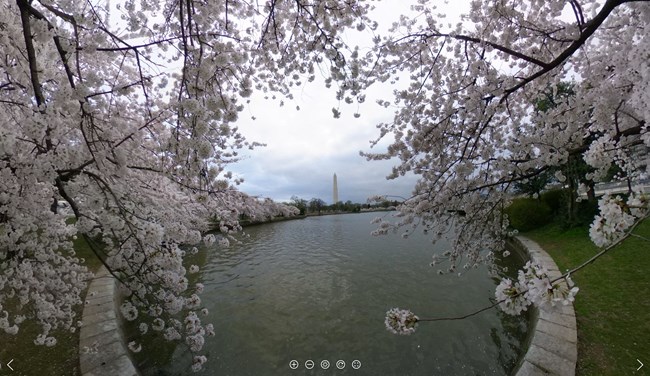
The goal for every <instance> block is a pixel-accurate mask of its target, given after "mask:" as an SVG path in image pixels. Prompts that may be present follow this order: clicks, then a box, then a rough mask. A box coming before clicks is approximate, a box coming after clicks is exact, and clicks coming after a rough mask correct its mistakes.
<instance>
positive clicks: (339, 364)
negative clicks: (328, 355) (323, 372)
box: [289, 359, 361, 369]
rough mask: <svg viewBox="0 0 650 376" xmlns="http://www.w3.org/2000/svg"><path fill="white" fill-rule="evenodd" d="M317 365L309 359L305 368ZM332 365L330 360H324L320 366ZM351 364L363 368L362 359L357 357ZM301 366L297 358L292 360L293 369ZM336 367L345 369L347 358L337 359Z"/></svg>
mask: <svg viewBox="0 0 650 376" xmlns="http://www.w3.org/2000/svg"><path fill="white" fill-rule="evenodd" d="M315 366H316V363H314V361H313V360H311V359H309V360H307V361H306V362H305V368H307V369H313V368H314V367H315ZM330 366H331V364H330V362H329V360H322V361H321V362H320V368H322V369H329V368H330ZM351 366H352V368H353V369H359V368H361V361H360V360H358V359H355V360H353V361H352V363H351ZM299 367H300V362H298V361H297V360H295V359H294V360H292V361H290V362H289V368H291V369H298V368H299ZM336 368H338V369H344V368H345V360H341V359H339V360H337V361H336Z"/></svg>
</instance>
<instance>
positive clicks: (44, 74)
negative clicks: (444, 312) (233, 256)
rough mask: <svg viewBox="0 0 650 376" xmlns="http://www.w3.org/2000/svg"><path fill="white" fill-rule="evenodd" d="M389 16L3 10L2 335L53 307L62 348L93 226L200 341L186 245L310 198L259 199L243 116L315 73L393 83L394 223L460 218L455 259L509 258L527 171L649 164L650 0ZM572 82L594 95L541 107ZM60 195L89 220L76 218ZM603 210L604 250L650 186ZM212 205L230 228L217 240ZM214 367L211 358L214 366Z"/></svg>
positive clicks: (172, 5)
mask: <svg viewBox="0 0 650 376" xmlns="http://www.w3.org/2000/svg"><path fill="white" fill-rule="evenodd" d="M370 8H371V2H368V1H363V0H345V1H343V0H295V1H283V0H271V1H268V2H264V3H263V4H262V3H257V2H244V1H236V0H209V1H196V0H184V1H175V0H168V1H159V0H147V1H141V2H138V1H132V0H127V1H125V2H120V3H118V4H113V3H111V2H108V1H106V2H103V1H88V0H84V1H69V0H62V1H56V2H55V1H51V0H16V1H15V2H14V1H9V0H2V1H0V9H1V11H0V52H1V55H0V57H1V58H0V73H1V75H0V119H1V120H0V177H1V178H0V329H3V330H5V331H7V332H11V333H16V332H17V331H18V329H19V325H20V323H21V322H23V321H24V320H25V319H26V318H27V319H29V320H37V321H38V322H39V323H40V324H41V326H42V333H41V335H39V337H38V338H37V339H36V343H38V344H46V345H51V344H54V343H55V342H56V340H55V339H54V338H53V337H52V336H51V335H50V332H51V331H52V330H53V329H57V328H64V329H71V328H73V327H74V326H76V325H77V324H78V323H77V321H78V319H79V318H77V317H74V314H73V311H72V307H73V306H74V305H77V304H81V301H82V296H81V292H82V290H83V288H84V286H85V283H86V282H87V280H88V278H90V276H89V274H88V273H87V271H86V269H85V267H84V263H83V260H80V259H79V258H78V257H76V256H75V253H74V250H73V249H72V246H71V239H72V238H73V237H74V236H83V237H85V238H86V239H87V240H88V242H89V243H90V244H93V250H94V252H95V254H96V257H98V258H99V259H100V260H101V261H102V263H104V264H105V265H106V267H107V268H108V269H109V270H110V271H111V273H112V274H113V275H115V276H116V277H117V278H118V279H119V280H120V282H121V285H122V286H123V287H124V290H125V292H126V293H127V295H128V299H127V301H126V302H125V303H124V304H123V305H122V312H123V314H124V316H125V317H126V318H127V319H137V320H140V321H141V323H142V324H141V325H144V326H143V327H142V328H143V331H146V328H148V327H151V328H152V329H154V330H159V331H164V334H165V337H166V338H168V339H182V340H183V341H184V342H185V343H187V345H188V346H189V347H190V349H191V350H192V351H193V352H195V353H199V352H200V350H201V347H202V344H203V341H204V339H203V337H204V336H205V335H206V334H211V333H212V328H211V327H210V326H209V325H204V324H202V323H201V321H200V319H199V318H198V316H197V315H196V312H198V310H199V309H200V307H201V303H200V298H199V296H198V295H199V293H200V291H201V289H202V286H198V285H197V286H189V285H188V279H187V277H186V274H187V272H195V271H196V270H197V268H196V267H190V268H189V270H186V268H185V266H184V265H183V257H184V255H185V252H187V250H185V249H183V248H181V245H184V244H189V245H191V244H198V243H200V242H201V241H203V242H205V243H208V244H210V243H213V242H215V241H219V242H220V243H221V244H225V243H227V236H228V234H229V233H230V232H231V231H234V230H237V229H238V223H237V220H238V218H240V215H242V214H245V215H247V216H248V217H255V216H260V215H266V214H265V213H267V212H268V211H269V210H279V211H287V212H290V211H291V210H292V209H290V208H287V207H282V206H274V205H271V204H270V203H268V202H262V201H259V200H257V199H254V198H251V197H248V196H246V195H245V194H244V193H242V192H239V191H238V190H237V189H236V185H237V183H238V181H237V179H233V178H232V175H231V174H230V173H229V172H228V171H227V167H228V165H229V164H230V163H233V162H236V161H237V159H238V158H239V154H238V153H239V151H240V149H242V148H250V147H255V146H257V144H256V143H254V142H248V141H247V140H246V139H245V138H244V137H243V135H242V134H241V133H240V131H239V129H238V128H237V118H238V114H239V113H240V112H241V111H242V110H243V108H244V106H245V104H246V102H247V98H248V97H249V96H250V95H251V93H252V92H253V91H261V92H265V93H269V95H270V96H274V95H276V96H279V97H281V98H282V97H288V98H291V88H292V87H295V86H296V85H301V84H302V83H303V82H307V81H313V80H314V79H315V77H316V75H317V74H323V75H325V83H326V85H327V86H328V87H329V86H333V87H335V90H336V93H335V96H336V97H337V98H338V99H339V100H341V101H344V102H348V103H354V102H363V101H364V100H365V93H366V92H367V91H368V90H371V89H372V88H373V87H374V86H373V85H376V84H381V83H387V82H393V83H394V87H395V89H394V91H393V94H392V96H389V97H387V98H384V99H382V100H380V101H379V103H378V104H379V105H380V106H382V107H394V108H395V116H394V119H393V121H391V122H387V123H382V124H379V125H378V129H379V132H380V133H379V136H378V139H377V140H376V143H375V145H378V142H379V140H381V139H383V138H385V137H393V139H392V141H391V144H390V146H389V147H388V149H387V150H378V151H377V152H375V153H366V154H365V155H366V156H367V158H368V159H389V158H397V159H398V161H399V162H398V165H397V166H396V167H395V169H394V171H393V173H392V174H391V176H390V177H391V178H397V177H399V176H401V175H404V174H407V173H415V174H417V175H419V176H420V180H419V182H418V183H417V185H416V187H415V188H414V191H413V195H412V197H410V198H409V199H407V200H406V201H405V202H403V203H402V204H401V206H400V207H399V211H400V213H401V215H402V217H401V220H400V221H399V222H398V223H396V224H386V223H384V224H381V225H380V230H381V231H379V232H388V231H390V230H391V229H397V228H399V227H403V226H407V227H410V226H416V225H419V226H422V227H423V228H424V229H425V230H427V231H430V232H431V233H432V234H434V235H437V236H442V235H443V234H444V233H448V231H447V230H448V228H451V227H453V228H454V229H455V232H454V233H455V239H454V241H453V243H452V249H450V251H449V252H448V253H447V256H445V257H446V258H447V261H448V264H447V270H448V271H455V270H456V268H458V267H465V268H471V267H473V266H475V265H476V264H478V263H480V262H483V261H485V260H488V259H490V258H491V257H493V255H494V252H495V251H497V250H500V249H502V246H503V238H504V236H505V235H506V233H507V231H508V223H507V219H506V218H504V217H503V216H502V208H503V206H504V204H505V203H507V202H508V200H509V192H510V191H511V190H512V189H513V187H514V184H515V183H517V182H521V181H525V180H527V179H531V178H535V177H536V176H539V175H540V174H543V173H544V172H545V171H547V170H549V169H551V168H553V167H554V166H560V165H562V164H565V163H566V162H567V160H568V159H569V158H570V157H571V156H579V157H581V158H583V159H584V161H586V162H587V163H588V164H589V165H590V166H591V167H592V168H593V169H594V170H595V172H593V173H590V174H591V175H590V176H589V179H590V180H592V179H593V180H596V181H598V180H599V179H600V178H601V177H602V176H604V174H606V173H607V171H609V170H610V167H611V166H612V165H616V166H618V167H619V168H620V170H621V171H622V175H621V176H623V177H624V178H626V179H627V178H629V179H634V178H635V177H636V176H637V175H638V169H637V167H638V166H637V164H638V158H634V157H633V153H632V152H631V150H632V149H633V148H634V147H638V146H644V147H648V146H650V132H648V123H647V119H648V117H649V116H650V112H649V109H648V106H647V103H648V102H649V100H650V88H648V80H649V76H650V67H649V64H648V61H650V47H649V42H648V34H649V33H648V31H647V22H646V21H647V20H648V18H649V17H650V5H649V4H648V3H647V2H643V1H625V0H607V1H605V2H604V4H599V3H597V2H595V1H578V0H568V1H558V0H554V1H473V2H472V3H471V10H470V13H469V14H468V15H466V16H465V17H464V18H463V19H462V22H459V23H458V24H457V25H445V23H444V20H443V19H441V18H439V16H438V15H437V12H436V10H435V6H434V5H432V4H429V3H428V2H426V1H418V3H417V5H415V6H414V10H415V11H416V12H417V13H418V14H419V17H401V18H400V19H399V21H398V22H396V23H395V24H394V26H393V28H392V29H391V31H390V32H389V33H388V34H387V35H378V34H377V33H376V32H375V31H374V30H375V26H376V24H375V22H374V21H373V20H371V19H369V18H368V14H369V10H370ZM345 30H358V31H363V30H369V31H370V32H372V33H373V35H374V46H373V48H372V49H371V50H370V51H368V52H367V53H365V52H364V53H361V52H360V50H359V49H358V48H355V47H354V46H347V45H346V44H345V43H343V38H342V37H341V36H342V33H344V32H345ZM405 76H408V79H407V80H404V79H403V78H404V77H405ZM399 78H402V79H399ZM398 79H399V80H398ZM405 81H406V82H405ZM563 82H571V88H572V91H573V92H574V95H571V96H557V95H552V96H551V97H552V98H555V101H554V103H553V106H549V108H547V109H546V110H545V111H535V108H534V103H535V101H537V100H538V99H539V98H540V97H542V96H543V95H544V94H545V93H546V94H548V90H549V89H548V88H557V87H560V86H559V85H560V84H561V83H563ZM554 90H555V89H554ZM339 111H340V110H339V109H334V114H335V116H337V115H339V113H340V112H339ZM556 177H557V178H558V180H560V181H562V179H563V178H564V177H563V176H562V175H561V174H556ZM58 201H66V202H67V203H68V204H69V206H70V208H71V211H72V213H73V215H74V217H75V219H76V220H75V221H74V222H73V223H71V222H70V221H66V218H65V216H63V215H60V214H57V213H56V206H57V205H56V204H55V203H56V202H58ZM601 206H602V210H601V213H608V215H609V216H605V214H601V216H599V217H597V218H596V219H595V221H594V223H593V225H592V230H593V234H592V238H593V239H594V241H595V242H596V243H597V244H606V243H607V242H611V241H614V240H615V239H617V238H620V236H622V234H623V232H624V231H625V230H626V229H627V228H629V227H630V226H631V224H632V223H634V221H636V220H638V219H639V218H641V217H644V216H646V215H647V206H648V205H647V199H645V198H643V197H642V196H640V195H635V194H632V195H630V196H629V199H628V201H621V200H615V199H610V198H606V199H603V200H602V201H601ZM53 209H54V210H53ZM460 213H462V215H460ZM612 213H614V214H612ZM210 218H217V220H218V221H219V227H220V229H221V235H218V236H215V235H207V236H203V235H202V234H203V233H204V231H206V230H207V229H208V226H209V219H210ZM445 227H447V228H445ZM531 270H532V269H531ZM534 300H535V301H537V299H534ZM181 311H184V312H188V313H187V314H186V318H185V321H184V322H181V321H179V320H178V319H177V318H175V316H174V315H175V314H177V313H179V312H181ZM204 362H205V358H204V357H202V356H200V355H197V356H196V358H195V368H196V369H199V368H200V367H201V365H202V364H203V363H204Z"/></svg>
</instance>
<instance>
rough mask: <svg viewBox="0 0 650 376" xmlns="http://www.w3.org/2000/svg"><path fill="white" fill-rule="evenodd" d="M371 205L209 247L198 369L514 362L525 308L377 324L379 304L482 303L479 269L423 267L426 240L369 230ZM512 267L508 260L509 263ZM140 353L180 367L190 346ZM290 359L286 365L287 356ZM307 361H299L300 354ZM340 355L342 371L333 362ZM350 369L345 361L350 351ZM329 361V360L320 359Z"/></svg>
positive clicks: (365, 371) (429, 369) (445, 309)
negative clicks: (408, 328)
mask: <svg viewBox="0 0 650 376" xmlns="http://www.w3.org/2000/svg"><path fill="white" fill-rule="evenodd" d="M374 216H376V214H357V215H340V216H327V217H317V218H307V219H303V220H296V221H289V222H281V223H275V224H268V225H262V226H257V227H250V228H247V229H246V231H247V233H248V234H249V235H250V238H248V239H244V240H243V241H242V243H241V244H236V245H233V246H231V247H230V248H226V249H217V248H214V249H210V250H208V251H209V254H208V256H207V261H206V265H204V266H203V268H202V272H201V276H200V278H201V279H202V281H203V283H204V284H205V293H204V294H203V296H202V299H203V303H204V305H205V306H206V307H207V308H208V309H209V310H210V314H209V316H208V317H206V321H207V322H213V323H214V326H215V331H216V333H217V337H216V338H211V339H210V340H208V341H207V343H206V345H205V348H204V349H205V352H206V353H207V355H208V357H209V360H208V363H207V364H206V369H205V371H203V372H202V374H206V375H207V374H210V375H213V374H214V375H232V376H240V375H241V376H248V375H251V376H252V375H292V374H295V375H303V374H309V375H387V376H389V375H473V374H481V375H485V374H490V375H492V374H494V375H506V374H509V373H510V371H511V369H512V368H513V367H514V366H515V364H516V362H517V360H518V358H519V356H520V352H521V348H522V346H523V345H522V344H523V342H524V338H525V335H526V331H527V321H526V318H522V317H515V318H513V317H510V316H507V315H504V314H503V313H502V312H500V311H498V310H496V309H493V310H489V311H486V312H484V313H482V314H480V315H477V316H474V317H471V318H468V319H465V320H461V321H448V322H437V323H424V324H421V325H420V326H419V328H418V330H417V332H416V333H415V334H414V335H411V336H406V337H402V336H395V335H392V334H390V333H389V332H388V331H386V330H385V328H384V323H383V321H384V314H385V312H386V311H387V310H388V309H389V308H391V307H402V308H410V309H411V310H413V311H414V312H416V314H418V315H420V316H422V317H424V316H427V317H431V316H435V317H439V316H453V315H462V314H466V313H469V312H472V311H474V310H477V309H479V308H482V307H484V306H486V305H488V304H490V300H489V299H490V298H492V296H493V294H494V287H495V285H496V282H495V280H493V279H491V278H490V277H489V276H488V273H487V268H482V269H478V270H474V271H471V272H469V273H467V274H464V275H462V276H460V277H458V276H455V275H454V276H451V275H444V276H439V275H437V274H436V270H435V269H432V268H431V267H429V262H430V260H431V256H432V254H433V253H434V252H435V251H436V246H435V245H432V244H431V242H430V240H429V239H428V238H426V237H424V236H418V235H417V234H413V235H411V237H409V238H408V239H402V238H400V237H398V236H383V237H372V236H371V235H369V234H370V232H371V231H372V230H373V225H371V224H370V220H371V219H372V218H373V217H374ZM516 266H517V265H513V266H511V269H514V268H515V267H516ZM171 357H172V359H173V360H170V359H169V357H168V356H164V353H163V352H160V353H158V352H156V353H154V354H152V352H151V351H149V352H147V354H146V356H145V357H142V358H141V359H140V362H141V366H142V367H143V369H142V372H143V374H144V375H154V374H164V375H175V374H178V375H181V374H186V373H187V372H188V370H189V363H190V362H191V356H190V354H189V353H187V352H186V349H185V348H184V347H183V346H178V347H177V348H176V349H175V350H174V351H173V354H172V355H171ZM292 359H295V360H298V361H299V362H300V363H301V365H300V368H299V369H298V370H295V371H292V370H290V369H289V362H290V361H291V360H292ZM308 359H311V360H313V361H314V362H315V364H316V366H315V367H314V369H313V370H311V371H308V370H306V369H305V368H304V362H305V361H306V360H308ZM339 359H342V360H344V361H345V362H346V364H347V366H346V368H345V369H343V370H338V369H336V368H335V366H334V363H335V362H336V361H337V360H339ZM355 359H358V360H360V361H361V364H362V367H361V369H359V370H354V369H352V368H351V367H350V364H351V362H352V361H353V360H355ZM321 360H329V361H330V363H331V364H332V366H331V368H330V369H329V370H323V369H321V368H320V362H321Z"/></svg>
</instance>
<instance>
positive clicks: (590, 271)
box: [524, 220, 650, 376]
mask: <svg viewBox="0 0 650 376" xmlns="http://www.w3.org/2000/svg"><path fill="white" fill-rule="evenodd" d="M634 233H635V234H637V235H640V236H643V237H645V238H650V220H646V221H645V222H643V223H642V224H641V225H639V226H638V227H637V229H636V230H635V231H634ZM524 235H525V236H528V237H530V238H531V239H533V240H535V241H536V242H538V243H539V244H540V245H541V246H542V248H544V249H545V250H546V251H547V252H548V253H549V254H550V255H551V256H552V257H553V259H554V260H555V262H556V263H557V265H558V267H559V268H560V270H563V271H564V270H567V269H570V268H572V267H575V266H578V265H580V264H581V263H582V262H584V261H586V260H587V259H589V258H590V257H591V256H593V255H594V254H595V253H597V251H598V249H597V248H596V246H595V245H594V244H593V243H592V242H591V241H590V240H589V234H588V228H587V227H579V228H573V229H570V230H566V231H565V230H562V229H561V228H560V227H559V226H557V225H549V226H546V227H543V228H541V229H538V230H534V231H531V232H528V233H526V234H524ZM573 280H574V281H575V283H576V285H578V287H580V292H579V293H578V295H577V296H576V301H575V310H576V318H577V322H578V364H577V370H576V371H577V375H585V376H586V375H612V376H614V375H616V376H618V375H633V374H634V375H647V374H648V375H650V367H649V366H650V242H649V241H648V240H643V239H639V238H635V237H631V238H629V239H627V240H625V241H624V242H623V244H621V245H620V246H618V247H616V248H614V249H612V250H611V251H610V252H609V253H607V254H606V255H604V256H603V257H601V258H600V259H598V260H597V261H596V262H595V263H593V264H591V265H589V266H587V267H586V268H584V269H582V270H581V271H579V272H577V273H575V275H574V276H573ZM637 359H639V360H641V362H643V363H647V365H646V366H644V367H643V368H642V369H641V370H640V371H639V372H636V369H637V368H638V367H639V363H638V362H637Z"/></svg>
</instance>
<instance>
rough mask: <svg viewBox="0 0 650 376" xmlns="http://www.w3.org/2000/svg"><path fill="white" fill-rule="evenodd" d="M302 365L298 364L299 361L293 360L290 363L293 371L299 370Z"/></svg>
mask: <svg viewBox="0 0 650 376" xmlns="http://www.w3.org/2000/svg"><path fill="white" fill-rule="evenodd" d="M299 365H300V363H298V361H297V360H292V361H290V362H289V368H291V369H297V368H298V366H299Z"/></svg>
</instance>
